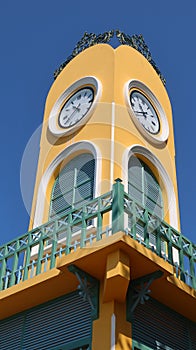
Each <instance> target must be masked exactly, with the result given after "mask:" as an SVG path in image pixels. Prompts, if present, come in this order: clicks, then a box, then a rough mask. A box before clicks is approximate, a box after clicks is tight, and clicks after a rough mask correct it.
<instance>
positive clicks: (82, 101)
mask: <svg viewBox="0 0 196 350" xmlns="http://www.w3.org/2000/svg"><path fill="white" fill-rule="evenodd" d="M93 99H94V91H93V89H92V88H91V87H85V88H82V89H80V90H78V91H77V92H75V93H74V94H73V95H72V96H71V97H70V98H69V99H68V100H67V101H66V102H65V104H64V106H63V107H62V109H61V111H60V114H59V118H58V123H59V126H60V127H61V128H69V127H71V126H73V125H75V124H77V123H78V122H79V121H80V120H81V119H82V118H83V117H84V116H85V115H86V114H87V113H88V111H89V109H90V108H91V105H92V103H93Z"/></svg>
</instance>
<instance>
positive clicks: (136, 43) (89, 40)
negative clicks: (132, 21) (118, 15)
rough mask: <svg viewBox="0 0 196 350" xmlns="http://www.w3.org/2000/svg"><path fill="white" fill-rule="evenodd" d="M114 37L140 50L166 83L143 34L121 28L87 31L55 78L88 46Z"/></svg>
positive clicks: (121, 42)
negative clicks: (129, 32) (126, 32)
mask: <svg viewBox="0 0 196 350" xmlns="http://www.w3.org/2000/svg"><path fill="white" fill-rule="evenodd" d="M112 38H116V39H117V40H118V41H119V43H120V44H121V45H128V46H131V47H133V48H134V49H135V50H137V51H139V52H140V53H141V54H142V55H143V56H144V57H145V58H146V59H147V60H148V62H149V63H150V64H151V65H152V66H153V68H154V69H155V71H156V72H157V74H158V75H159V77H160V79H161V81H162V83H163V84H164V85H165V83H166V81H165V78H164V76H163V75H162V74H161V72H160V70H159V68H158V67H157V65H156V63H155V61H154V60H153V59H152V55H151V53H150V50H149V48H148V46H147V44H146V43H145V41H144V38H143V36H142V35H141V34H139V35H137V34H134V35H132V36H130V35H128V34H125V33H123V32H121V31H120V30H118V29H117V30H110V31H108V32H104V33H101V34H95V33H87V32H85V33H84V35H83V37H82V38H81V39H80V40H79V41H78V42H77V44H76V46H75V47H74V50H73V51H72V53H71V55H70V56H68V57H67V59H66V60H65V61H64V62H63V63H62V64H61V65H60V67H59V68H58V69H56V70H55V72H54V79H56V78H57V76H58V75H59V74H60V73H61V71H62V70H63V69H64V67H65V66H66V65H67V64H68V63H69V62H70V61H71V60H72V59H73V58H74V57H76V56H77V55H78V54H79V53H81V52H82V51H84V50H86V49H87V48H89V47H91V46H94V45H97V44H107V43H110V41H111V39H112Z"/></svg>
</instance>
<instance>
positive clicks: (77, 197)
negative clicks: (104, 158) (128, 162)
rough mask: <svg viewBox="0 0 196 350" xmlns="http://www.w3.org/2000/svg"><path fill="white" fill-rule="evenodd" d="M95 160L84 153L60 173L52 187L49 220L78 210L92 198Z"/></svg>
mask: <svg viewBox="0 0 196 350" xmlns="http://www.w3.org/2000/svg"><path fill="white" fill-rule="evenodd" d="M94 174H95V160H94V158H93V156H92V155H91V154H88V153H85V154H80V155H79V156H77V157H75V158H74V159H72V160H71V161H70V162H69V163H68V164H67V165H66V166H65V167H64V168H63V169H62V170H61V172H60V174H59V175H58V177H57V178H56V181H55V183H54V186H53V190H52V196H51V203H50V218H55V217H56V216H58V215H62V214H63V213H66V212H68V211H69V210H70V209H73V208H78V207H80V206H82V205H83V204H85V203H86V202H88V201H89V200H91V199H92V198H93V191H94Z"/></svg>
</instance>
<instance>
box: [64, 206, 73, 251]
mask: <svg viewBox="0 0 196 350" xmlns="http://www.w3.org/2000/svg"><path fill="white" fill-rule="evenodd" d="M71 223H72V215H71V213H70V214H69V215H68V226H67V236H66V247H65V254H66V255H67V254H69V253H70V245H71V238H72V234H71V233H72V231H71Z"/></svg>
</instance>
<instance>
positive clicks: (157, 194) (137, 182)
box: [128, 156, 165, 252]
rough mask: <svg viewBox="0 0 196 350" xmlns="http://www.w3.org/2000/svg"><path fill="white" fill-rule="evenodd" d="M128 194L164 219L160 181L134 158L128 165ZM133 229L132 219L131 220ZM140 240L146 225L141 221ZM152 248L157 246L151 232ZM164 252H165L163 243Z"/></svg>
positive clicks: (138, 225) (138, 229)
mask: <svg viewBox="0 0 196 350" xmlns="http://www.w3.org/2000/svg"><path fill="white" fill-rule="evenodd" d="M128 193H129V195H130V196H131V197H132V198H133V199H134V200H135V201H136V202H137V203H138V204H140V205H141V206H142V207H143V208H145V209H147V210H148V211H149V212H151V213H153V214H155V215H156V216H158V217H159V218H160V219H163V201H162V193H161V189H160V186H159V183H158V181H157V180H156V178H155V176H154V175H153V173H152V171H151V170H150V168H149V167H148V166H147V165H146V164H145V163H144V162H143V161H142V160H140V159H138V158H136V157H135V156H132V157H131V158H130V160H129V163H128ZM129 227H131V217H130V218H129ZM136 232H137V236H138V238H142V239H143V237H144V225H143V222H142V221H141V220H138V221H137V223H136ZM149 239H150V244H151V246H155V245H156V237H155V234H154V232H153V231H152V232H149ZM161 244H162V251H163V252H164V251H165V247H164V243H163V242H162V243H161Z"/></svg>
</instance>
